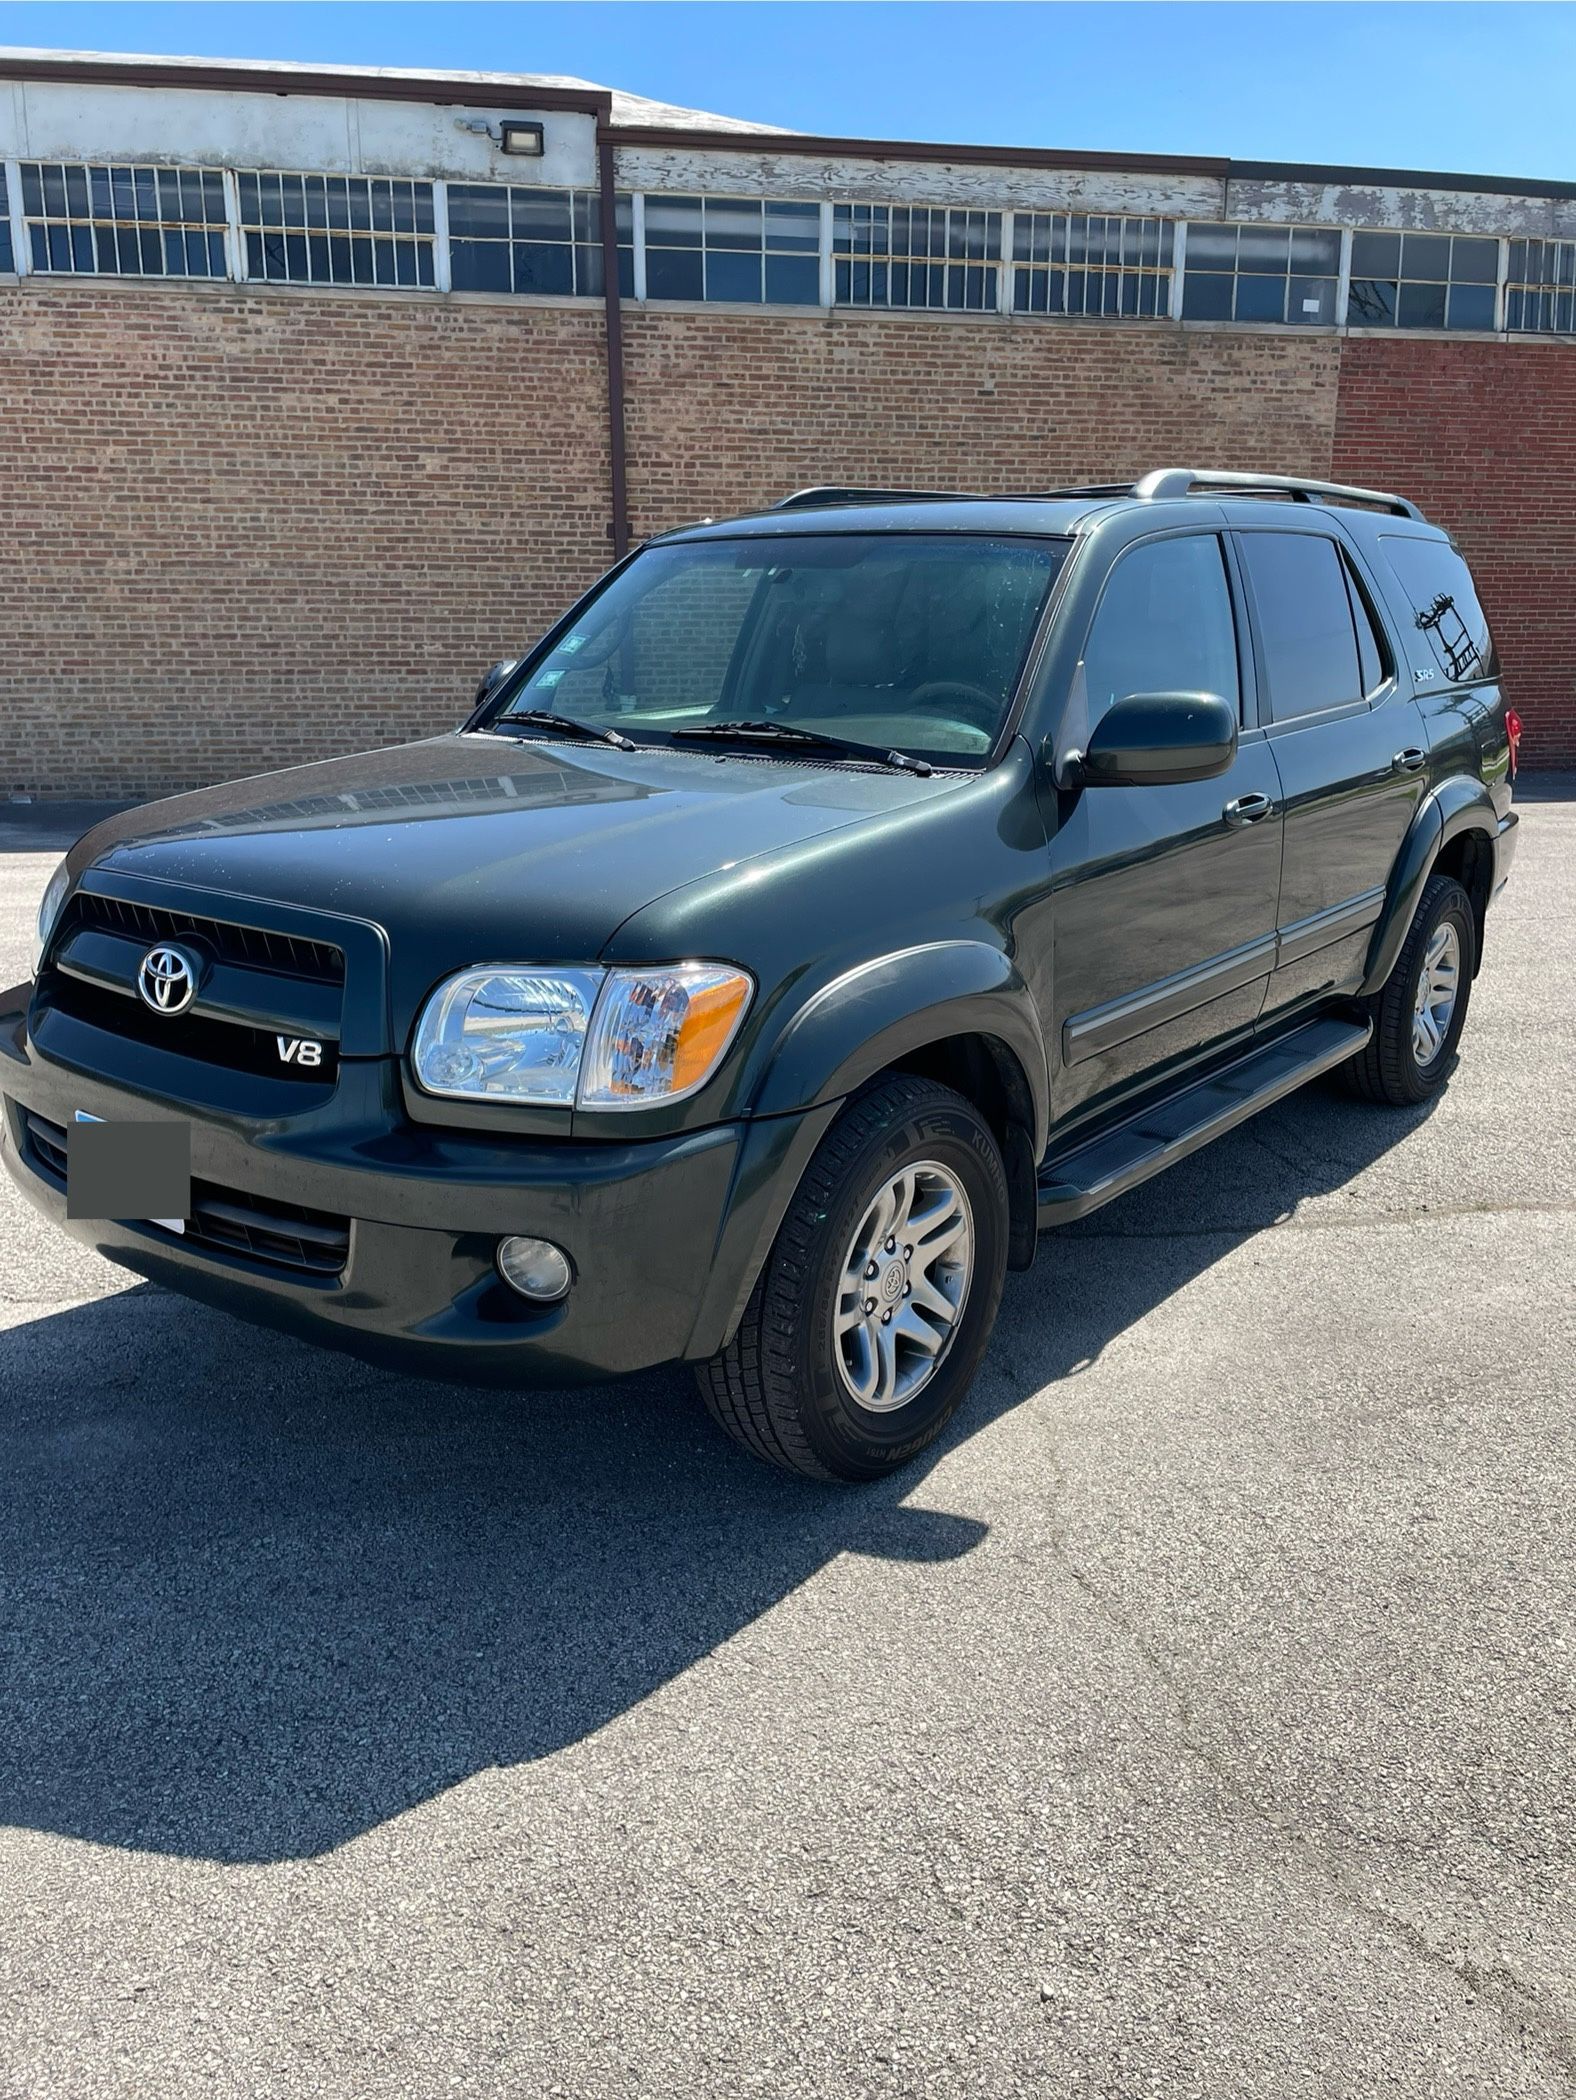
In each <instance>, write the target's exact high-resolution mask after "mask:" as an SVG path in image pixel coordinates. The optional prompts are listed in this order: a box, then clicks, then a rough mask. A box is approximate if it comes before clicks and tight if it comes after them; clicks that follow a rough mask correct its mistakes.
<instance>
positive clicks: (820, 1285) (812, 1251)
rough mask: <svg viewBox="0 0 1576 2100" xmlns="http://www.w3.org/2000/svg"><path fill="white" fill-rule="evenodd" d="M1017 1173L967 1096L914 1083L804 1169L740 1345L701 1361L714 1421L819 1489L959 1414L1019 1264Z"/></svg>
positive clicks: (876, 1088)
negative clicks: (1014, 1208) (1013, 1231)
mask: <svg viewBox="0 0 1576 2100" xmlns="http://www.w3.org/2000/svg"><path fill="white" fill-rule="evenodd" d="M1007 1229H1008V1202H1007V1176H1006V1170H1005V1169H1004V1167H1003V1165H1002V1158H1001V1152H1000V1149H999V1147H998V1146H997V1143H996V1139H995V1137H994V1135H993V1133H992V1131H991V1128H990V1126H989V1124H988V1123H987V1122H986V1121H985V1119H984V1117H983V1116H981V1115H980V1113H979V1111H978V1110H977V1109H976V1108H975V1107H974V1106H973V1105H972V1103H970V1102H968V1101H966V1100H965V1099H964V1098H963V1096H962V1095H961V1094H957V1093H954V1092H953V1090H952V1089H951V1088H950V1087H945V1086H940V1085H938V1084H937V1083H936V1082H934V1081H933V1080H929V1079H921V1078H919V1077H917V1076H913V1075H910V1074H907V1073H900V1074H897V1075H895V1076H894V1077H892V1078H889V1079H883V1080H880V1081H878V1082H877V1083H876V1084H875V1085H873V1086H872V1087H870V1088H869V1089H868V1091H867V1092H865V1093H864V1094H861V1095H858V1096H856V1097H855V1099H854V1100H853V1101H851V1102H850V1104H849V1106H848V1107H847V1108H846V1109H845V1110H844V1112H843V1114H842V1115H841V1116H840V1117H839V1118H838V1120H837V1122H836V1123H834V1124H833V1126H832V1128H831V1129H830V1130H829V1131H828V1132H827V1134H826V1136H825V1137H824V1138H823V1139H822V1141H821V1144H820V1147H819V1149H818V1150H817V1152H816V1154H815V1156H814V1158H813V1159H812V1160H811V1162H810V1164H809V1166H808V1168H807V1169H806V1170H805V1175H804V1179H803V1181H802V1182H801V1183H800V1185H799V1188H798V1190H797V1192H796V1193H795V1196H794V1199H793V1202H792V1204H791V1205H790V1206H789V1209H788V1214H787V1216H786V1217H785V1218H784V1220H783V1223H782V1227H781V1230H780V1231H779V1232H778V1235H777V1239H776V1243H775V1244H774V1246H773V1248H772V1251H771V1253H770V1255H769V1256H768V1257H767V1260H766V1265H765V1267H764V1268H763V1270H762V1272H761V1274H760V1276H759V1278H758V1279H757V1281H756V1285H755V1289H754V1291H753V1292H752V1293H751V1296H750V1301H749V1304H748V1305H747V1307H746V1308H745V1312H744V1317H743V1319H742V1320H741V1321H740V1323H739V1328H738V1332H737V1333H736V1334H735V1335H734V1337H733V1340H732V1341H731V1342H730V1343H729V1344H728V1346H727V1347H726V1348H725V1349H723V1350H722V1351H721V1353H720V1354H719V1355H717V1356H714V1357H712V1358H711V1359H710V1361H709V1362H707V1363H704V1364H702V1365H700V1366H699V1367H698V1369H697V1377H698V1379H699V1382H700V1389H701V1393H702V1395H703V1397H704V1398H705V1401H706V1405H707V1407H708V1408H709V1409H710V1411H711V1414H712V1416H713V1418H714V1419H715V1420H716V1421H717V1423H718V1424H719V1425H720V1426H721V1427H722V1428H723V1429H725V1430H726V1431H727V1432H728V1434H729V1435H730V1436H731V1437H733V1438H734V1439H735V1441H736V1442H738V1443H740V1444H742V1445H743V1446H744V1447H745V1449H746V1450H747V1451H750V1452H753V1453H754V1455H755V1456H756V1457H757V1458H763V1459H766V1460H768V1461H769V1462H770V1463H771V1464H773V1465H777V1466H782V1467H784V1468H785V1469H786V1470H787V1471H789V1472H793V1473H801V1474H804V1475H806V1476H807V1477H809V1478H810V1479H813V1480H875V1479H878V1478H879V1477H880V1476H881V1475H882V1474H884V1473H890V1472H893V1471H894V1470H895V1469H896V1468H897V1467H899V1466H901V1465H904V1464H906V1462H907V1461H908V1460H909V1459H911V1458H913V1457H914V1456H915V1454H916V1453H917V1452H919V1451H922V1450H923V1449H924V1447H925V1446H926V1445H927V1444H928V1443H930V1442H931V1441H932V1440H933V1439H934V1438H935V1437H937V1436H939V1435H940V1433H941V1431H942V1429H943V1428H944V1427H945V1426H946V1424H947V1423H948V1422H949V1421H950V1420H951V1418H952V1416H953V1415H954V1414H955V1413H956V1411H957V1409H958V1406H959V1404H960V1403H961V1401H962V1399H963V1397H964V1395H965V1393H966V1392H967V1391H968V1388H969V1386H970V1384H971V1383H972V1382H973V1378H974V1374H975V1372H976V1371H977V1369H978V1368H979V1363H980V1359H981V1357H982V1356H983V1355H984V1353H985V1349H986V1346H987V1345H988V1343H989V1341H990V1336H991V1330H992V1328H993V1327H994V1326H995V1323H996V1310H997V1307H998V1305H999V1304H1000V1302H1001V1289H1002V1281H1003V1278H1004V1276H1005V1274H1006V1267H1007Z"/></svg>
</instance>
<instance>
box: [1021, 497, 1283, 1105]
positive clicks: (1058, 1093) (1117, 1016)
mask: <svg viewBox="0 0 1576 2100" xmlns="http://www.w3.org/2000/svg"><path fill="white" fill-rule="evenodd" d="M1249 675H1251V674H1250V660H1249V659H1248V657H1247V642H1246V625H1245V622H1244V621H1243V619H1242V618H1241V607H1240V603H1239V600H1238V595H1237V591H1236V588H1235V586H1234V582H1233V578H1232V573H1231V570H1230V568H1229V566H1228V563H1227V558H1226V552H1225V548H1224V545H1223V542H1222V540H1221V537H1220V535H1219V534H1217V533H1214V532H1207V531H1205V532H1198V531H1185V532H1181V533H1173V534H1167V535H1164V536H1160V537H1155V538H1150V539H1144V540H1140V541H1138V542H1137V543H1136V544H1135V545H1134V546H1131V547H1129V548H1128V549H1127V550H1126V551H1125V552H1124V553H1123V554H1122V555H1120V556H1119V557H1118V559H1117V561H1116V563H1115V564H1114V566H1113V567H1112V570H1111V573H1110V575H1109V577H1108V578H1107V580H1106V583H1105V587H1104V589H1103V591H1102V593H1101V595H1100V599H1099V602H1098V604H1097V605H1096V607H1095V610H1094V614H1093V617H1092V620H1091V622H1090V626H1089V631H1088V635H1087V637H1086V640H1085V643H1084V650H1083V656H1082V659H1081V662H1080V664H1079V668H1078V672H1077V674H1076V677H1075V690H1074V694H1073V706H1074V708H1075V709H1077V708H1079V707H1082V709H1083V710H1084V711H1085V715H1086V723H1087V724H1088V725H1091V726H1092V724H1093V723H1094V722H1096V721H1097V720H1098V719H1099V717H1100V715H1101V713H1102V712H1103V711H1104V709H1105V708H1107V707H1108V706H1109V705H1110V704H1111V702H1112V701H1113V700H1115V699H1119V698H1121V697H1122V696H1124V695H1126V694H1128V693H1144V692H1213V693H1219V694H1221V695H1222V696H1223V697H1224V698H1225V699H1227V700H1229V701H1231V702H1232V703H1233V705H1235V706H1236V707H1237V709H1238V717H1239V721H1240V720H1241V719H1242V712H1243V693H1244V688H1245V682H1246V678H1247V676H1249ZM1240 739H1241V740H1240V742H1239V745H1238V749H1237V756H1236V759H1235V762H1234V763H1233V765H1232V767H1231V769H1230V771H1229V772H1227V773H1224V774H1222V775H1220V776H1219V777H1218V778H1217V779H1214V780H1201V781H1191V782H1188V783H1186V784H1184V785H1181V786H1173V787H1098V788H1090V787H1085V788H1084V789H1083V790H1082V791H1081V792H1080V793H1079V794H1078V795H1077V798H1076V800H1075V801H1074V802H1073V804H1072V807H1071V808H1070V809H1069V810H1068V811H1067V813H1066V816H1065V819H1064V821H1063V822H1062V823H1061V824H1060V826H1059V828H1058V829H1057V831H1056V834H1055V836H1054V837H1053V839H1052V841H1051V846H1050V852H1051V862H1052V899H1051V920H1052V925H1053V928H1054V933H1053V938H1054V943H1055V969H1054V973H1053V980H1052V1008H1053V1011H1052V1013H1051V1015H1050V1016H1049V1017H1048V1018H1049V1019H1050V1021H1051V1023H1052V1026H1051V1028H1050V1029H1049V1030H1048V1031H1047V1033H1048V1038H1049V1040H1048V1044H1047V1047H1048V1048H1049V1050H1050V1051H1051V1055H1052V1059H1053V1062H1054V1061H1055V1059H1056V1057H1057V1053H1058V1052H1060V1061H1061V1071H1060V1074H1059V1075H1058V1078H1057V1081H1056V1085H1055V1089H1054V1106H1055V1111H1056V1114H1057V1115H1058V1117H1061V1116H1065V1115H1067V1114H1069V1113H1074V1112H1078V1111H1081V1110H1085V1109H1088V1110H1094V1109H1096V1108H1098V1107H1101V1106H1104V1105H1106V1104H1108V1103H1110V1102H1113V1101H1114V1100H1115V1099H1116V1098H1117V1097H1118V1096H1119V1095H1121V1094H1122V1093H1123V1092H1124V1091H1128V1090H1130V1089H1132V1088H1133V1087H1135V1086H1136V1085H1137V1084H1139V1083H1140V1082H1141V1081H1142V1080H1144V1079H1146V1078H1149V1077H1158V1076H1160V1075H1162V1074H1164V1073H1168V1072H1170V1071H1172V1070H1175V1069H1179V1068H1180V1067H1181V1066H1183V1065H1185V1064H1187V1063H1189V1062H1191V1061H1193V1060H1196V1059H1198V1058H1200V1057H1202V1056H1205V1055H1208V1054H1209V1053H1211V1052H1212V1051H1214V1050H1216V1049H1219V1048H1222V1047H1224V1046H1225V1045H1226V1044H1227V1043H1229V1042H1231V1041H1232V1040H1233V1039H1235V1038H1237V1037H1246V1036H1247V1035H1249V1034H1250V1033H1251V1031H1252V1029H1253V1026H1254V1023H1255V1022H1256V1021H1257V1019H1258V1016H1259V1010H1260V1008H1261V1006H1262V1004H1263V1000H1264V992H1265V987H1266V985H1267V983H1268V980H1269V975H1270V970H1271V967H1272V965H1273V961H1274V953H1275V911H1276V902H1277V898H1278V896H1279V892H1280V865H1281V816H1280V808H1279V802H1280V781H1279V777H1278V775H1277V773H1276V770H1275V761H1274V758H1273V757H1272V756H1271V753H1270V749H1269V745H1268V743H1267V741H1266V740H1265V738H1264V735H1263V733H1262V731H1260V730H1258V729H1257V728H1254V727H1251V726H1244V727H1243V728H1242V729H1241V731H1240Z"/></svg>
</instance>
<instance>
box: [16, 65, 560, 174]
mask: <svg viewBox="0 0 1576 2100" xmlns="http://www.w3.org/2000/svg"><path fill="white" fill-rule="evenodd" d="M501 116H510V117H528V118H532V119H534V120H535V121H537V122H539V123H541V124H543V125H544V126H545V127H546V145H547V150H546V152H545V153H544V155H543V157H542V158H541V159H540V160H531V159H525V158H517V157H516V156H514V155H512V154H510V155H506V154H503V153H500V152H499V151H498V150H497V148H496V147H495V146H494V145H493V143H492V141H491V140H490V139H488V138H486V137H483V136H481V135H479V134H478V133H476V132H471V131H467V130H465V129H464V128H463V126H464V124H465V123H466V122H467V121H469V122H476V123H481V122H488V123H492V124H496V123H497V121H498V119H499V118H500V117H501ZM7 156H11V157H14V158H16V159H18V160H29V159H35V160H135V161H153V162H173V161H179V162H184V163H186V164H187V165H200V166H204V167H232V168H306V169H316V170H321V171H323V172H325V173H334V174H337V173H347V174H369V175H414V176H428V175H444V176H454V177H458V178H460V179H469V180H471V181H491V182H515V183H543V184H546V185H547V186H548V187H556V188H566V189H567V188H582V189H584V188H589V187H591V186H592V185H593V184H594V183H595V181H596V134H595V125H594V122H593V120H592V118H591V117H590V116H587V115H581V114H580V113H579V112H576V111H561V110H548V111H543V110H532V109H529V108H512V107H511V108H508V109H502V110H500V109H496V108H475V109H454V108H438V107H435V106H433V105H431V104H428V103H421V102H384V101H377V100H373V101H360V100H356V99H353V98H350V97H343V96H338V95H247V94H216V93H210V92H208V91H206V90H202V89H193V88H159V87H115V86H103V85H100V84H98V83H96V82H83V83H81V84H80V85H78V84H75V83H69V82H62V81H18V82H13V83H10V84H8V85H7V86H5V87H4V88H3V89H0V158H5V157H7Z"/></svg>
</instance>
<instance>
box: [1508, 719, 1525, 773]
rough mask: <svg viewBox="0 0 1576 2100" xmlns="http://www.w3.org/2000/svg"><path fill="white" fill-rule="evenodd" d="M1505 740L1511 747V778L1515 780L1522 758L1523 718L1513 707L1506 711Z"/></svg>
mask: <svg viewBox="0 0 1576 2100" xmlns="http://www.w3.org/2000/svg"><path fill="white" fill-rule="evenodd" d="M1505 740H1506V742H1507V743H1508V744H1509V745H1510V777H1511V779H1512V780H1514V779H1515V777H1516V767H1517V764H1518V763H1519V761H1520V757H1521V717H1520V715H1518V714H1517V712H1516V710H1515V709H1514V708H1513V707H1507V708H1506V710H1505Z"/></svg>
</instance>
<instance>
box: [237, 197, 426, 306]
mask: <svg viewBox="0 0 1576 2100" xmlns="http://www.w3.org/2000/svg"><path fill="white" fill-rule="evenodd" d="M236 184H237V188H238V191H239V196H240V205H241V233H242V236H243V237H244V240H245V243H246V274H247V276H248V277H250V278H255V279H257V280H258V281H260V282H262V283H266V284H381V285H430V284H432V282H433V281H434V270H433V249H434V246H435V241H434V238H433V221H432V184H431V183H430V182H408V181H405V180H403V179H400V178H397V177H389V176H384V175H269V174H255V173H242V174H240V175H238V176H237V177H236Z"/></svg>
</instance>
